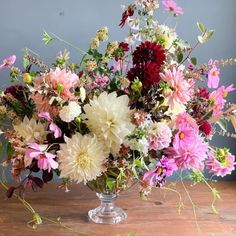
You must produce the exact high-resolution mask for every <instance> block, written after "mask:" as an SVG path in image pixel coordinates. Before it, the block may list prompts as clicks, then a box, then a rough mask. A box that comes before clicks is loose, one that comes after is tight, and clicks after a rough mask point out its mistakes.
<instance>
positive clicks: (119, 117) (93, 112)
mask: <svg viewBox="0 0 236 236" xmlns="http://www.w3.org/2000/svg"><path fill="white" fill-rule="evenodd" d="M128 103H129V98H128V96H127V95H123V96H120V97H117V94H116V93H115V92H113V93H110V94H108V93H107V92H103V93H101V94H100V95H99V96H98V97H94V98H93V100H90V104H86V105H85V106H84V112H85V118H86V119H87V120H86V121H85V122H86V124H87V126H88V128H89V130H90V131H91V132H93V133H94V134H96V135H97V137H98V139H99V140H100V141H102V142H103V143H104V146H105V147H106V149H107V151H108V152H111V153H112V154H113V155H114V156H115V155H116V154H117V153H118V152H119V150H120V145H121V144H122V143H123V141H124V139H125V137H126V136H127V135H129V134H130V133H131V132H132V131H133V130H134V125H133V124H132V123H131V120H130V113H131V111H130V109H129V106H128Z"/></svg>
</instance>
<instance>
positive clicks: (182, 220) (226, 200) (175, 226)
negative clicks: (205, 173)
mask: <svg viewBox="0 0 236 236" xmlns="http://www.w3.org/2000/svg"><path fill="white" fill-rule="evenodd" d="M187 185H188V186H189V184H187ZM214 185H215V187H216V188H217V189H218V190H219V191H220V193H221V197H222V200H221V201H220V202H218V203H217V204H216V205H217V207H218V210H219V214H218V215H214V214H212V213H211V208H210V205H211V192H210V191H209V189H208V188H207V187H206V186H205V185H203V184H200V185H197V186H195V187H190V186H189V193H190V195H192V199H193V201H194V202H195V204H196V205H197V206H198V208H197V210H196V213H197V220H198V224H199V226H200V228H201V231H202V233H199V232H198V230H197V227H196V221H195V218H194V214H193V210H192V208H191V204H190V202H189V200H188V198H187V195H186V194H185V191H184V190H183V188H182V187H181V184H178V188H179V190H180V192H182V193H183V196H184V202H185V209H184V210H183V211H182V213H181V214H180V215H179V214H178V212H177V204H178V196H177V195H176V194H175V193H172V192H169V191H164V190H154V191H153V193H152V195H151V196H150V198H149V200H147V201H143V200H141V199H140V198H139V195H138V189H137V186H134V187H133V188H132V189H130V190H128V191H127V192H124V193H122V194H121V195H120V197H119V199H118V200H117V201H116V204H117V205H118V206H120V207H122V208H123V209H125V210H126V212H127V213H128V219H127V221H126V222H124V223H122V224H119V225H96V224H92V223H90V222H88V220H87V211H88V210H90V209H92V208H94V207H96V206H98V204H99V201H98V200H97V199H96V196H95V193H94V192H92V191H91V190H89V189H88V188H87V187H86V186H82V185H73V186H72V188H71V191H70V192H69V193H65V192H64V191H63V190H61V189H58V186H57V185H56V184H48V185H47V186H45V187H44V189H43V190H40V191H39V192H37V193H33V192H28V194H27V199H28V200H29V201H30V203H31V204H32V205H33V206H34V208H35V209H36V210H37V211H38V212H40V214H41V215H43V216H45V217H48V218H50V219H56V218H57V217H59V216H60V217H61V219H62V222H63V223H64V224H66V225H68V226H69V227H71V228H73V229H75V230H79V231H81V232H85V233H87V234H88V235H97V236H117V235H119V236H127V234H128V233H130V232H136V236H169V235H170V236H172V235H173V236H175V235H176V236H195V235H196V236H198V235H204V236H205V235H206V236H208V235H209V236H232V235H236V182H221V183H215V184H214ZM30 219H31V215H30V214H29V213H28V212H26V211H25V209H24V207H23V206H22V204H21V203H19V201H18V200H17V199H16V198H12V199H6V198H5V192H4V190H3V189H0V236H34V235H37V236H41V235H43V236H44V235H45V236H73V235H75V234H73V233H72V232H70V231H69V230H67V229H64V228H62V227H59V226H57V225H54V224H51V223H48V222H44V224H43V225H41V226H40V227H39V228H38V229H37V230H33V229H31V228H29V227H27V225H26V222H27V221H29V220H30Z"/></svg>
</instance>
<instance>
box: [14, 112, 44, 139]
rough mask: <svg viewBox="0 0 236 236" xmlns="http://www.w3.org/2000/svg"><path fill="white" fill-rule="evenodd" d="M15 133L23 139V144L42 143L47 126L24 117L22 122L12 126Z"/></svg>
mask: <svg viewBox="0 0 236 236" xmlns="http://www.w3.org/2000/svg"><path fill="white" fill-rule="evenodd" d="M13 128H14V130H15V131H16V133H17V134H18V135H19V136H21V137H22V138H23V139H24V142H25V143H30V142H35V141H38V142H40V143H41V142H43V141H44V140H45V138H46V136H47V134H48V132H47V125H46V124H43V123H40V122H39V121H37V120H36V119H34V118H31V119H29V118H28V117H27V116H25V117H24V119H23V121H22V122H21V123H20V124H18V125H14V126H13Z"/></svg>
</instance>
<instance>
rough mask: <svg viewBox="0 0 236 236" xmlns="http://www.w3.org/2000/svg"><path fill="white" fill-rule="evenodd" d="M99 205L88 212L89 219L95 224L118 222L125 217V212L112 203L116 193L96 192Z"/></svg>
mask: <svg viewBox="0 0 236 236" xmlns="http://www.w3.org/2000/svg"><path fill="white" fill-rule="evenodd" d="M96 195H97V197H98V198H99V199H100V201H101V205H100V206H99V207H97V208H95V209H92V210H90V211H89V212H88V216H89V220H90V221H92V222H94V223H97V224H118V223H120V222H121V221H123V220H125V219H126V218H127V214H126V213H125V212H124V211H123V210H122V209H121V208H118V207H116V206H115V205H114V203H113V202H114V201H115V200H116V199H117V197H118V196H117V194H102V193H97V194H96Z"/></svg>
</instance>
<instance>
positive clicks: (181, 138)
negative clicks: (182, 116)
mask: <svg viewBox="0 0 236 236" xmlns="http://www.w3.org/2000/svg"><path fill="white" fill-rule="evenodd" d="M197 132H198V130H195V129H193V128H192V127H190V126H188V124H187V123H186V124H183V125H182V126H180V127H179V131H178V133H177V134H176V135H175V137H174V141H173V146H174V147H175V148H180V147H182V148H183V147H185V146H186V145H189V144H191V143H194V141H195V137H196V136H197V135H198V134H197Z"/></svg>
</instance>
